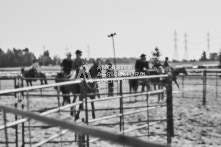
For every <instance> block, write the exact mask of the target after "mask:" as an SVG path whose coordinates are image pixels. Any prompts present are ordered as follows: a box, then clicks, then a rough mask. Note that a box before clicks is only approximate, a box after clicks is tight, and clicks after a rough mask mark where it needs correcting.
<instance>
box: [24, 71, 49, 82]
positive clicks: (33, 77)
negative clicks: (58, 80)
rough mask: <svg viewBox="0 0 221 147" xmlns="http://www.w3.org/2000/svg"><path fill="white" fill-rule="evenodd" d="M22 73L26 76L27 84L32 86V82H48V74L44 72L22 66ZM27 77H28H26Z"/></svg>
mask: <svg viewBox="0 0 221 147" xmlns="http://www.w3.org/2000/svg"><path fill="white" fill-rule="evenodd" d="M21 75H22V76H23V77H24V79H25V81H26V84H27V86H29V85H30V86H32V82H35V81H37V80H40V82H41V85H44V84H48V82H47V79H46V75H45V74H44V73H41V72H39V73H37V72H36V71H35V70H34V69H30V70H27V71H26V70H25V69H24V67H22V68H21ZM26 78H27V79H26Z"/></svg>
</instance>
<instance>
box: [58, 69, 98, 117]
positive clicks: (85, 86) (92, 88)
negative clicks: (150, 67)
mask: <svg viewBox="0 0 221 147" xmlns="http://www.w3.org/2000/svg"><path fill="white" fill-rule="evenodd" d="M98 72H99V70H97V68H96V66H92V67H91V68H90V70H89V71H86V69H85V68H81V69H80V71H79V74H83V77H82V75H81V76H79V77H81V78H83V79H84V80H83V82H81V83H78V84H70V85H64V86H60V91H61V92H62V94H64V95H65V96H63V102H62V105H65V104H66V103H67V104H70V103H71V100H70V96H69V94H70V93H72V94H73V96H74V99H73V101H72V103H75V102H76V98H77V96H76V94H80V96H79V101H83V98H84V96H83V94H84V92H86V93H87V94H93V95H89V96H88V97H89V98H90V99H95V97H96V96H98V97H99V90H98V84H97V82H90V83H86V82H85V79H91V78H97V77H98V75H99V73H98ZM75 77H76V76H75ZM63 81H70V79H67V78H66V77H65V76H64V74H63V73H62V72H60V73H58V74H57V76H56V77H55V82H63ZM56 89H57V88H56ZM91 107H92V117H93V119H94V118H95V110H94V102H91ZM83 109H84V108H83V104H80V106H79V108H78V111H77V114H76V115H75V120H77V119H79V115H80V111H81V110H83ZM71 115H72V116H73V115H74V113H73V107H72V108H71Z"/></svg>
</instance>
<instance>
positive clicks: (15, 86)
mask: <svg viewBox="0 0 221 147" xmlns="http://www.w3.org/2000/svg"><path fill="white" fill-rule="evenodd" d="M16 81H17V80H16V77H14V89H16V88H18V87H17V85H16V83H17V82H16ZM16 95H17V93H16V92H15V93H14V96H15V98H16Z"/></svg>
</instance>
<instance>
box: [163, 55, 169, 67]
mask: <svg viewBox="0 0 221 147" xmlns="http://www.w3.org/2000/svg"><path fill="white" fill-rule="evenodd" d="M168 60H169V58H168V57H166V58H165V61H164V63H163V66H164V67H168V66H169V63H168Z"/></svg>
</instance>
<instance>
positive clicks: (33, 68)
mask: <svg viewBox="0 0 221 147" xmlns="http://www.w3.org/2000/svg"><path fill="white" fill-rule="evenodd" d="M29 71H30V73H31V75H32V77H37V76H38V74H39V73H40V66H39V63H38V62H37V60H36V59H34V60H33V63H32V66H31V68H30V70H29Z"/></svg>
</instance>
